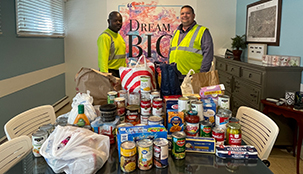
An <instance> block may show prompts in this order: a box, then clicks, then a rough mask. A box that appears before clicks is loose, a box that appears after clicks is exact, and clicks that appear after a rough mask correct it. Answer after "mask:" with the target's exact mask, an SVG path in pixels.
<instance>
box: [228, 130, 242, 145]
mask: <svg viewBox="0 0 303 174" xmlns="http://www.w3.org/2000/svg"><path fill="white" fill-rule="evenodd" d="M241 141H242V138H241V134H231V133H230V134H229V139H228V144H229V145H241Z"/></svg>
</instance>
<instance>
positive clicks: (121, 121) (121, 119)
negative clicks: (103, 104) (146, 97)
mask: <svg viewBox="0 0 303 174" xmlns="http://www.w3.org/2000/svg"><path fill="white" fill-rule="evenodd" d="M119 117H120V123H125V114H124V115H119Z"/></svg>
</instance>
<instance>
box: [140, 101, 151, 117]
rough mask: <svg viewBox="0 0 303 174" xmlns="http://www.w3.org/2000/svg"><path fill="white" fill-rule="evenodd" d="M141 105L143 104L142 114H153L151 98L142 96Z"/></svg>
mask: <svg viewBox="0 0 303 174" xmlns="http://www.w3.org/2000/svg"><path fill="white" fill-rule="evenodd" d="M140 106H141V115H150V114H151V103H150V99H149V98H142V99H141V105H140Z"/></svg>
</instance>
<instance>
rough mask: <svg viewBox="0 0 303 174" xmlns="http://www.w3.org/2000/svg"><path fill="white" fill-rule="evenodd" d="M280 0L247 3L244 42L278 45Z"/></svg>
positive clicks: (261, 0)
mask: <svg viewBox="0 0 303 174" xmlns="http://www.w3.org/2000/svg"><path fill="white" fill-rule="evenodd" d="M281 11H282V0H260V1H257V2H255V3H252V4H249V5H247V12H246V42H247V43H264V44H267V45H270V46H279V42H280V29H281Z"/></svg>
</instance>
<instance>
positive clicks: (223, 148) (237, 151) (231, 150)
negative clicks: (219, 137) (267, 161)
mask: <svg viewBox="0 0 303 174" xmlns="http://www.w3.org/2000/svg"><path fill="white" fill-rule="evenodd" d="M216 155H217V156H218V157H220V158H233V159H257V158H258V151H257V149H256V148H255V147H254V146H248V145H241V146H233V145H220V146H216Z"/></svg>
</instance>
